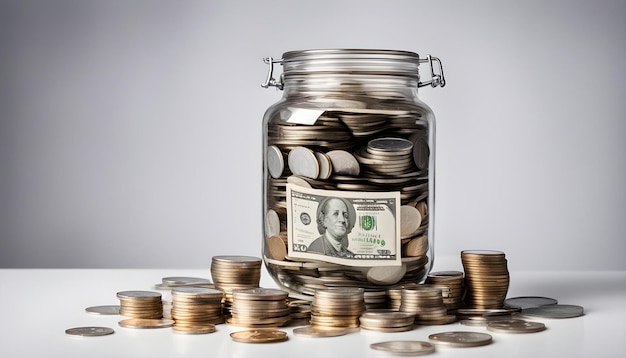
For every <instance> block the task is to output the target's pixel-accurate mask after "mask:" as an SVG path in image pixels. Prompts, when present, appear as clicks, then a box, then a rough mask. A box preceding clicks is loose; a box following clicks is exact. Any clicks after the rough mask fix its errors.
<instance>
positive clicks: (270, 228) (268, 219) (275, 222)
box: [265, 209, 280, 238]
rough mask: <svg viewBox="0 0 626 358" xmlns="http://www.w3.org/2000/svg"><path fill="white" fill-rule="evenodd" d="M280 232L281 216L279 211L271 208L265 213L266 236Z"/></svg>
mask: <svg viewBox="0 0 626 358" xmlns="http://www.w3.org/2000/svg"><path fill="white" fill-rule="evenodd" d="M279 233H280V217H279V216H278V213H277V212H276V211H274V210H272V209H269V210H268V211H267V213H265V235H266V237H268V238H269V237H272V236H276V235H278V234H279Z"/></svg>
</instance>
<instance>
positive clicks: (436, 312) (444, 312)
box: [400, 285, 456, 325]
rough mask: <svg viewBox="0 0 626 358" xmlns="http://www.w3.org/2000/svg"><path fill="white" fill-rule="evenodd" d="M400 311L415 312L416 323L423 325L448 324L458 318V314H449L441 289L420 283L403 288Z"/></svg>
mask: <svg viewBox="0 0 626 358" xmlns="http://www.w3.org/2000/svg"><path fill="white" fill-rule="evenodd" d="M400 311H401V312H411V313H414V314H415V323H416V324H421V325H430V324H448V323H452V322H454V321H455V320H456V316H454V315H448V309H447V308H446V306H445V305H444V303H443V297H442V295H441V289H440V288H434V287H425V286H421V285H418V286H417V287H415V288H407V289H403V290H402V302H401V303H400Z"/></svg>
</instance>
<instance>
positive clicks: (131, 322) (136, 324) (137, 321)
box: [118, 318, 174, 328]
mask: <svg viewBox="0 0 626 358" xmlns="http://www.w3.org/2000/svg"><path fill="white" fill-rule="evenodd" d="M118 324H119V325H120V327H124V328H167V327H172V326H173V325H174V320H171V319H145V318H130V319H125V320H121V321H119V322H118Z"/></svg>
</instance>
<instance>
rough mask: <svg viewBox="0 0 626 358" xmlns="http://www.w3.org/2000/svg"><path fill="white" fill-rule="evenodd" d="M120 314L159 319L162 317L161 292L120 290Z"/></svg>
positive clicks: (118, 294) (118, 295)
mask: <svg viewBox="0 0 626 358" xmlns="http://www.w3.org/2000/svg"><path fill="white" fill-rule="evenodd" d="M117 298H119V300H120V315H122V316H126V317H132V318H147V319H160V318H162V317H163V302H162V301H161V294H160V293H159V292H153V291H121V292H118V293H117Z"/></svg>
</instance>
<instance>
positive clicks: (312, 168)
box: [287, 147, 320, 179]
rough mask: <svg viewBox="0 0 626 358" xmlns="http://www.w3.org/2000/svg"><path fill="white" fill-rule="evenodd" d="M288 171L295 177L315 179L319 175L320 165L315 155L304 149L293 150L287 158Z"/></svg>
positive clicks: (296, 148)
mask: <svg viewBox="0 0 626 358" xmlns="http://www.w3.org/2000/svg"><path fill="white" fill-rule="evenodd" d="M287 161H288V162H289V170H291V172H292V173H293V174H295V175H300V176H303V177H307V178H311V179H317V177H318V176H319V173H320V165H319V163H318V162H317V158H316V157H315V153H314V152H313V151H312V150H310V149H308V148H306V147H295V148H293V149H292V150H291V151H290V152H289V155H288V157H287Z"/></svg>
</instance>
